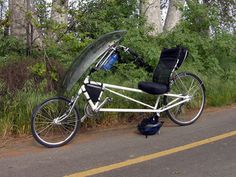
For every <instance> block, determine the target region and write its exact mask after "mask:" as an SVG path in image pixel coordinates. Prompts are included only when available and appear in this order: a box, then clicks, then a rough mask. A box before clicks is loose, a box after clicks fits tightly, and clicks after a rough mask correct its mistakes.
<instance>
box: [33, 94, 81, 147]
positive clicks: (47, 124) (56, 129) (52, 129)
mask: <svg viewBox="0 0 236 177" xmlns="http://www.w3.org/2000/svg"><path fill="white" fill-rule="evenodd" d="M69 110H70V101H69V100H68V99H66V98H63V97H55V98H51V99H48V100H46V101H44V102H43V103H42V104H40V105H39V106H37V107H36V108H35V110H34V111H33V114H32V116H31V131H32V134H33V137H34V138H35V140H36V141H37V142H38V143H40V144H42V145H44V146H46V147H49V148H52V147H59V146H63V145H65V144H66V143H68V142H69V141H70V140H71V139H72V138H73V137H74V136H75V134H76V132H77V130H78V127H79V122H80V119H79V114H78V111H77V109H76V108H75V107H74V108H73V109H72V110H71V112H70V114H68V112H69ZM65 115H66V116H65Z"/></svg>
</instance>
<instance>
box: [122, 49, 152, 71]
mask: <svg viewBox="0 0 236 177" xmlns="http://www.w3.org/2000/svg"><path fill="white" fill-rule="evenodd" d="M118 48H120V49H122V50H123V51H124V52H126V53H129V54H130V55H132V56H133V58H134V59H135V63H136V64H137V65H138V66H140V67H144V68H145V70H146V71H148V72H152V71H153V69H152V67H151V66H150V65H149V64H148V63H146V62H145V61H144V59H143V58H142V57H141V56H140V55H139V54H137V53H136V52H135V51H134V50H133V49H130V48H128V47H125V46H122V45H120V46H119V47H118Z"/></svg>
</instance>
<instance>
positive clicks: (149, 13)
mask: <svg viewBox="0 0 236 177" xmlns="http://www.w3.org/2000/svg"><path fill="white" fill-rule="evenodd" d="M141 13H142V14H143V15H144V16H145V17H146V20H147V24H148V25H151V26H152V27H153V31H152V32H150V35H153V36H156V35H157V34H159V33H161V32H162V24H161V9H160V0H143V1H142V2H141Z"/></svg>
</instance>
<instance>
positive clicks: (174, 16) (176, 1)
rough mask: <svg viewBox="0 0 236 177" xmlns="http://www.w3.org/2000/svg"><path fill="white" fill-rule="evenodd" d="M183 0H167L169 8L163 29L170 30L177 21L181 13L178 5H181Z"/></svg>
mask: <svg viewBox="0 0 236 177" xmlns="http://www.w3.org/2000/svg"><path fill="white" fill-rule="evenodd" d="M184 2H185V1H184V0H169V8H168V12H167V15H166V20H165V24H164V28H163V29H164V31H170V30H171V29H172V28H174V27H175V26H176V25H177V24H178V23H179V21H180V19H181V16H182V13H181V11H180V10H179V9H178V7H179V6H183V5H184Z"/></svg>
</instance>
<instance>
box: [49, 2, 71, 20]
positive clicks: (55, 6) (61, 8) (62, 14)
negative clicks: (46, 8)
mask: <svg viewBox="0 0 236 177" xmlns="http://www.w3.org/2000/svg"><path fill="white" fill-rule="evenodd" d="M68 2H69V0H53V1H52V11H51V19H52V20H53V21H55V22H57V23H64V24H67V16H68V13H67V9H68Z"/></svg>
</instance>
